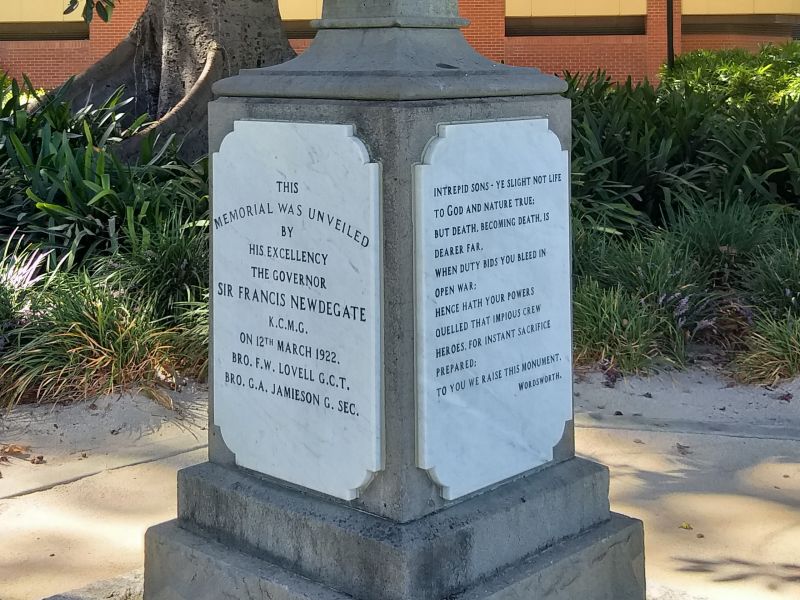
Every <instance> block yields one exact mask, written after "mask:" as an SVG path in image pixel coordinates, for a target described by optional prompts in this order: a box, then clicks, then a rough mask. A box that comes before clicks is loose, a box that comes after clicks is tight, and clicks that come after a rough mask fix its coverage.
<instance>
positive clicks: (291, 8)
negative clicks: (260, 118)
mask: <svg viewBox="0 0 800 600" xmlns="http://www.w3.org/2000/svg"><path fill="white" fill-rule="evenodd" d="M0 1H2V0H0ZM278 6H279V7H280V9H281V17H282V18H283V19H286V20H287V21H307V20H309V19H319V18H320V17H321V16H322V0H279V2H278Z"/></svg>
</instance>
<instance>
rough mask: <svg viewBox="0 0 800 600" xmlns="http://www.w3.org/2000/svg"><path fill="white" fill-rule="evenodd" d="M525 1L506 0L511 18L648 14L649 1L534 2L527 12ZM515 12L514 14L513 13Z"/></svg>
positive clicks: (541, 0)
mask: <svg viewBox="0 0 800 600" xmlns="http://www.w3.org/2000/svg"><path fill="white" fill-rule="evenodd" d="M525 4H526V2H525V0H506V14H507V15H508V16H509V17H522V16H533V17H606V16H617V15H644V14H647V0H533V1H532V2H531V6H530V7H529V8H528V10H530V12H527V13H523V12H522V11H524V10H526V7H525ZM512 11H513V12H512Z"/></svg>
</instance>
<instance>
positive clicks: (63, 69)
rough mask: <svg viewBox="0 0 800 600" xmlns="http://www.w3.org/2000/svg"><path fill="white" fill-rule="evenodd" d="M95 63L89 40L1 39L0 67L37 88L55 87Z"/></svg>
mask: <svg viewBox="0 0 800 600" xmlns="http://www.w3.org/2000/svg"><path fill="white" fill-rule="evenodd" d="M93 62H94V60H93V59H92V56H91V47H90V43H89V40H77V41H47V42H0V69H2V70H5V71H7V72H8V74H9V75H11V76H12V77H16V78H18V79H21V76H22V74H23V73H25V74H27V75H28V77H30V78H31V81H33V84H34V85H36V86H37V87H43V88H52V87H55V86H57V85H59V84H60V83H63V82H64V80H65V79H67V78H68V77H69V76H70V74H75V73H80V72H81V71H83V70H84V69H86V67H88V66H89V65H91V64H92V63H93Z"/></svg>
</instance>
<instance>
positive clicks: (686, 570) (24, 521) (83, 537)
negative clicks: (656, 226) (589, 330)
mask: <svg viewBox="0 0 800 600" xmlns="http://www.w3.org/2000/svg"><path fill="white" fill-rule="evenodd" d="M575 390H576V411H577V415H576V424H577V441H578V450H579V452H580V453H581V454H582V455H584V456H587V457H589V458H592V459H595V460H598V461H600V462H603V463H605V464H607V465H609V466H610V467H611V472H612V489H611V496H612V506H613V508H614V509H615V510H617V511H619V512H623V513H626V514H629V515H632V516H636V517H638V518H641V519H643V520H644V522H645V535H646V543H647V573H648V591H649V597H650V598H651V599H652V600H739V599H741V600H744V599H747V600H773V599H776V600H777V599H781V600H797V599H798V598H800V381H798V382H794V383H792V384H789V385H784V386H780V387H778V388H775V389H765V388H760V387H738V386H737V387H730V386H729V384H727V383H726V381H725V380H723V379H721V378H719V377H717V376H715V375H712V374H707V373H706V372H704V371H702V370H700V369H694V370H691V371H689V372H685V373H665V374H662V375H660V376H658V377H651V378H648V379H637V378H632V379H628V380H620V381H618V382H616V384H615V385H614V387H613V388H609V387H606V386H604V385H603V377H602V376H600V375H597V374H592V375H588V376H586V377H585V378H579V380H578V382H577V383H576V387H575ZM204 407H205V403H204V393H203V392H202V390H201V391H200V392H199V393H198V392H197V391H194V392H193V391H192V390H189V391H187V392H186V393H184V394H182V395H181V397H180V398H178V400H177V408H178V412H177V413H175V412H171V411H168V410H166V409H164V408H162V407H160V406H158V405H156V404H155V403H153V401H152V400H149V399H147V398H144V397H125V398H105V399H103V400H101V401H97V402H95V403H94V404H83V405H78V406H73V407H68V408H63V407H61V408H56V409H52V408H50V407H35V408H32V407H23V408H20V409H17V410H15V411H14V412H12V413H11V414H10V415H5V416H3V417H0V443H19V444H25V445H30V446H31V449H30V451H29V458H31V457H35V456H38V455H42V456H43V457H44V460H45V461H46V462H45V463H44V464H39V465H34V464H31V463H30V462H29V461H26V460H22V459H13V458H12V459H11V462H10V463H9V464H6V463H2V462H0V474H1V475H2V479H0V540H2V541H3V546H2V547H3V550H2V552H0V600H37V599H39V598H44V597H48V596H51V595H54V594H58V593H60V592H64V591H66V590H72V589H75V588H82V587H84V586H87V585H89V584H91V583H92V582H96V581H98V580H109V579H112V578H116V577H123V579H119V580H116V581H115V582H114V584H112V585H111V586H110V587H109V586H108V585H104V586H100V587H94V588H93V589H91V590H89V591H85V592H83V593H79V594H70V595H64V596H59V598H61V599H63V600H67V599H69V600H73V599H74V600H78V599H81V600H83V599H89V598H91V599H92V600H94V599H95V598H97V599H100V598H107V597H109V594H110V593H111V592H114V593H116V595H115V596H112V597H116V598H125V596H124V595H122V594H121V591H122V590H124V589H126V588H130V589H135V588H136V586H137V584H138V582H139V581H140V575H139V576H137V574H136V573H135V571H136V570H137V569H141V564H142V540H143V534H144V531H145V529H146V528H147V527H149V526H150V525H151V524H154V523H158V522H162V521H165V520H167V519H170V518H173V517H174V514H175V481H176V479H175V472H176V471H177V470H178V469H180V468H183V467H185V466H188V465H190V464H194V463H197V462H201V461H203V460H204V459H205V450H204V442H205V436H206V431H205V429H204V427H205V417H204ZM620 413H621V414H620ZM130 597H131V598H133V596H130Z"/></svg>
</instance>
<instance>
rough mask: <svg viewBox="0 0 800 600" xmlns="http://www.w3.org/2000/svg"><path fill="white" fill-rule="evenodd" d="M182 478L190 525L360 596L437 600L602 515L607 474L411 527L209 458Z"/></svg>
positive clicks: (580, 465)
mask: <svg viewBox="0 0 800 600" xmlns="http://www.w3.org/2000/svg"><path fill="white" fill-rule="evenodd" d="M178 483H179V486H178V487H179V492H178V493H179V498H178V517H179V519H180V520H181V523H182V525H183V526H184V527H185V528H187V529H193V530H196V531H200V532H203V533H204V535H207V536H209V537H211V538H213V539H215V540H217V541H220V542H223V543H226V544H228V545H230V546H232V547H237V548H242V549H245V550H246V551H247V552H248V553H250V554H252V555H255V556H259V557H261V558H264V559H266V560H268V561H270V562H272V563H275V564H277V565H280V566H284V567H286V568H290V569H291V570H292V571H294V572H296V573H298V574H300V575H303V576H306V577H308V578H310V579H315V580H317V581H319V582H321V583H323V584H325V585H328V586H330V587H332V588H335V589H338V590H341V591H344V592H346V593H348V594H350V595H352V596H353V597H356V598H373V597H377V596H376V594H377V592H378V590H380V591H381V596H380V597H381V598H382V599H383V600H405V599H409V598H414V599H416V600H436V599H438V598H443V597H445V596H447V595H449V594H452V593H455V592H457V591H459V590H462V589H465V588H468V587H470V586H472V585H474V584H476V583H477V582H479V581H482V580H483V579H485V578H486V577H488V576H490V575H491V574H493V573H495V572H497V571H498V570H500V569H503V568H506V567H508V566H510V565H513V564H515V563H517V562H518V561H519V560H521V559H522V558H524V557H526V556H530V555H532V554H534V553H535V552H537V551H539V550H541V549H542V548H546V547H549V546H551V545H553V544H554V543H556V542H557V541H558V540H560V539H563V538H565V537H571V536H575V535H579V534H580V533H581V532H583V531H586V530H588V529H591V528H592V527H594V526H596V525H598V524H600V523H602V522H603V521H605V520H607V519H608V518H609V508H608V472H607V469H606V468H605V467H601V466H600V465H597V464H595V463H591V462H588V461H584V460H581V459H573V460H569V461H566V462H564V463H561V464H558V465H555V466H552V467H550V468H547V469H544V470H543V471H540V472H538V473H535V474H533V475H530V476H528V477H523V478H520V479H518V480H515V481H511V482H509V483H507V484H506V485H503V486H501V487H500V488H498V489H497V490H494V491H493V492H490V493H486V494H480V495H477V496H475V497H473V498H470V499H468V500H466V501H464V502H461V503H460V504H457V505H455V506H453V507H452V508H450V509H448V510H443V511H439V512H436V513H433V514H430V515H427V516H426V517H424V518H421V519H418V520H416V521H412V522H410V523H396V522H394V521H390V520H387V519H382V518H380V517H377V516H375V515H371V514H369V513H366V512H363V511H359V510H354V509H353V508H350V507H348V506H346V505H344V504H339V503H328V502H320V500H318V499H317V498H314V497H312V496H310V495H308V494H306V493H304V492H300V491H296V490H292V489H289V488H286V487H283V486H280V485H275V484H272V483H270V482H268V481H264V480H261V479H260V478H256V477H252V476H248V475H246V474H244V473H243V472H241V471H240V470H233V469H228V468H225V467H221V466H218V465H213V464H206V465H200V466H197V467H192V468H190V469H186V470H184V471H182V472H181V474H180V478H179V480H178ZM332 557H336V558H335V559H332Z"/></svg>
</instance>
